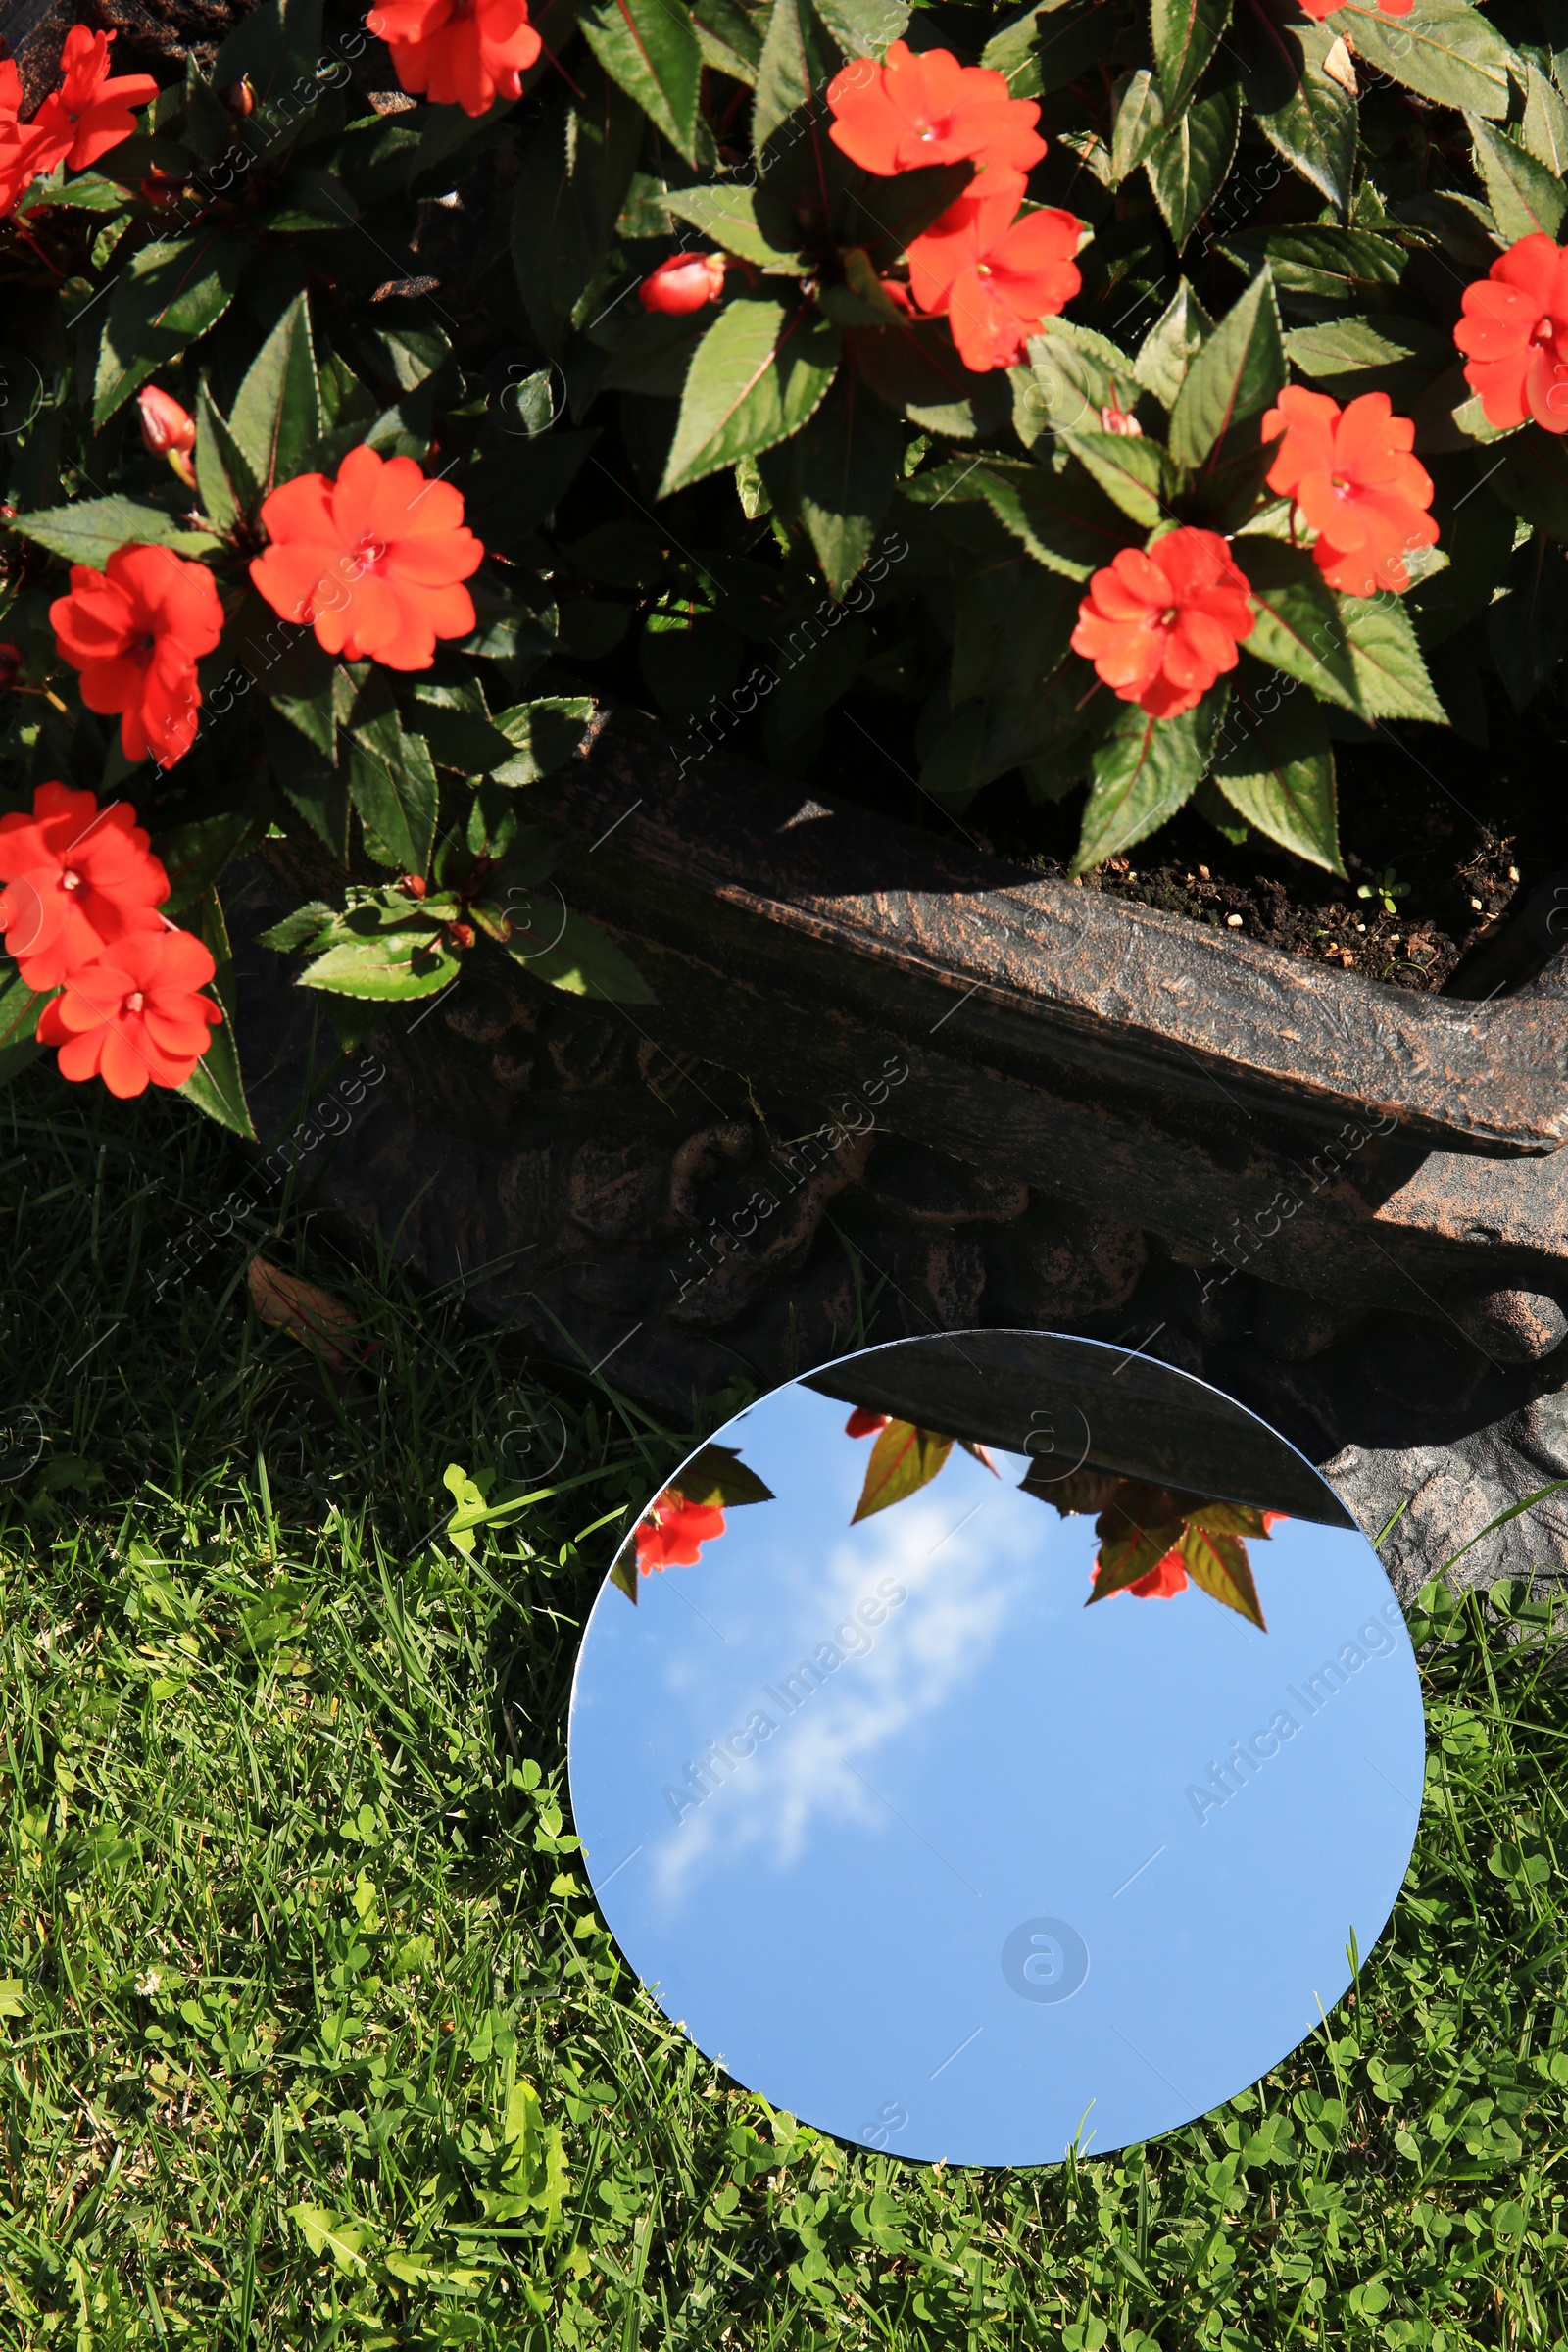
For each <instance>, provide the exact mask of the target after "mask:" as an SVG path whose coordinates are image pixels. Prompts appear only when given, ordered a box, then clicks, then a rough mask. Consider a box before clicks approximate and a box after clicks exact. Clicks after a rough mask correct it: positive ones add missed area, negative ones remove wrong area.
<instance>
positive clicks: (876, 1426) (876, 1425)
mask: <svg viewBox="0 0 1568 2352" xmlns="http://www.w3.org/2000/svg"><path fill="white" fill-rule="evenodd" d="M887 1425H888V1415H887V1414H886V1413H873V1412H872V1411H871V1409H870V1407H869V1405H864V1404H858V1405H857V1406H856V1408H855V1410H854V1412H853V1413H852V1414H851V1415H850V1417H849V1419H848V1420H847V1421H846V1422H845V1424H844V1435H845V1436H846V1437H847V1438H874V1437H876V1436H878V1435H879V1434H880V1433H881V1431H883V1430H884V1429H886V1427H887Z"/></svg>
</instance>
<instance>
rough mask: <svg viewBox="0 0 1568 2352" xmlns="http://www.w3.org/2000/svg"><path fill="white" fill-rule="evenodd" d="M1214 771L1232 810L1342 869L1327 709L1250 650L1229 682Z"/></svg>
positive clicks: (1318, 861)
mask: <svg viewBox="0 0 1568 2352" xmlns="http://www.w3.org/2000/svg"><path fill="white" fill-rule="evenodd" d="M1293 683H1294V681H1293ZM1213 773H1214V780H1215V782H1216V783H1217V784H1218V786H1219V788H1220V790H1221V792H1222V793H1223V794H1224V795H1225V798H1226V799H1227V801H1229V803H1230V804H1231V807H1232V808H1233V809H1237V810H1239V811H1240V813H1241V814H1242V815H1243V816H1245V817H1246V819H1247V821H1248V823H1249V824H1250V825H1255V826H1256V828H1257V830H1258V832H1259V833H1264V834H1266V835H1267V836H1268V838H1269V840H1270V841H1277V842H1278V843H1279V844H1280V847H1281V848H1282V849H1286V850H1291V851H1294V852H1295V854H1296V856H1297V857H1298V858H1309V859H1310V861H1311V862H1312V864H1314V865H1321V866H1326V867H1327V869H1328V871H1329V872H1330V873H1331V874H1343V873H1344V871H1345V866H1344V864H1343V862H1342V860H1341V856H1340V835H1339V811H1338V804H1337V801H1336V797H1335V789H1334V752H1333V747H1332V745H1331V744H1330V742H1329V730H1328V722H1327V720H1326V719H1325V718H1324V715H1323V711H1322V708H1321V706H1320V705H1319V704H1318V703H1317V702H1315V701H1314V700H1313V698H1312V696H1311V695H1310V694H1307V693H1304V692H1303V691H1302V690H1301V689H1300V688H1299V687H1298V688H1297V690H1296V691H1295V692H1294V693H1288V692H1285V691H1283V690H1282V687H1281V682H1280V680H1279V679H1278V678H1277V677H1274V676H1271V674H1270V673H1269V671H1268V670H1266V669H1264V668H1262V667H1261V665H1260V664H1259V663H1258V662H1255V661H1253V660H1252V659H1251V657H1250V656H1249V655H1247V654H1244V655H1243V656H1242V659H1241V662H1239V664H1238V665H1237V670H1236V674H1235V676H1234V677H1233V678H1232V680H1231V699H1230V703H1229V705H1228V707H1227V709H1226V713H1225V723H1224V725H1223V726H1222V728H1221V729H1220V737H1219V753H1218V757H1217V759H1216V760H1215V762H1214V769H1213Z"/></svg>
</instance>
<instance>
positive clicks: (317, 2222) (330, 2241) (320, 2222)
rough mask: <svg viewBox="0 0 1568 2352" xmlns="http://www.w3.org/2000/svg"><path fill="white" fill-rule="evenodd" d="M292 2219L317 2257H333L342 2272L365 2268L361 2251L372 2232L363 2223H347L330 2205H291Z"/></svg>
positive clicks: (289, 2215) (289, 2213)
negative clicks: (327, 2255)
mask: <svg viewBox="0 0 1568 2352" xmlns="http://www.w3.org/2000/svg"><path fill="white" fill-rule="evenodd" d="M288 2218H289V2220H290V2221H291V2222H292V2223H293V2224H294V2225H295V2227H296V2228H297V2229H298V2230H299V2232H300V2235H301V2236H302V2237H303V2238H304V2240H305V2243H306V2245H307V2246H308V2247H309V2248H310V2250H311V2252H312V2253H313V2254H316V2255H322V2254H330V2255H331V2257H332V2260H333V2262H334V2263H335V2264H336V2266H337V2268H338V2269H339V2270H340V2271H363V2270H364V2269H365V2267H366V2262H365V2256H364V2254H363V2253H362V2252H361V2250H360V2249H361V2248H362V2246H364V2245H365V2244H366V2242H367V2240H368V2237H369V2234H370V2233H369V2231H368V2229H367V2228H366V2227H365V2224H364V2223H363V2222H355V2221H348V2220H345V2218H344V2217H343V2215H342V2214H340V2213H334V2212H333V2211H332V2210H331V2208H330V2207H329V2206H326V2205H291V2206H290V2207H289V2209H288Z"/></svg>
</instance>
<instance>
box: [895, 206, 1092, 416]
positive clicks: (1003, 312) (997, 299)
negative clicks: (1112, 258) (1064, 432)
mask: <svg viewBox="0 0 1568 2352" xmlns="http://www.w3.org/2000/svg"><path fill="white" fill-rule="evenodd" d="M976 188H981V189H983V191H984V192H983V193H976ZM976 188H970V189H968V190H966V191H965V193H964V194H963V195H962V196H960V197H959V198H958V200H957V202H956V204H951V205H949V207H948V209H947V211H946V212H945V213H944V214H942V216H941V218H940V219H939V220H937V221H933V222H932V224H931V226H930V227H929V228H928V229H927V230H926V231H925V233H924V235H923V236H918V237H916V238H915V239H914V242H913V243H912V244H911V245H910V247H909V290H910V292H911V293H912V294H913V296H914V299H915V301H916V302H917V303H918V304H919V306H920V308H921V310H922V311H927V312H939V311H946V313H947V316H948V323H949V325H950V326H951V327H952V329H953V339H954V341H955V343H956V345H957V347H958V356H959V358H960V359H961V360H962V361H963V363H964V365H965V367H968V368H975V369H976V370H977V371H983V370H984V369H986V368H1010V367H1011V366H1012V364H1013V362H1014V361H1015V360H1017V359H1019V358H1020V357H1021V356H1022V353H1023V347H1024V344H1025V343H1026V341H1027V340H1028V338H1029V336H1030V335H1032V334H1034V333H1036V332H1037V331H1038V330H1039V327H1040V324H1041V321H1042V320H1043V319H1054V318H1055V316H1056V315H1057V313H1058V312H1059V311H1061V310H1062V309H1063V308H1064V307H1065V305H1066V304H1067V303H1069V302H1070V301H1071V300H1072V298H1073V296H1074V295H1075V294H1076V293H1077V291H1078V288H1079V285H1080V284H1081V283H1082V280H1081V279H1080V277H1079V274H1078V270H1077V267H1076V265H1075V263H1074V261H1073V255H1074V254H1075V253H1076V252H1077V250H1078V239H1079V236H1080V234H1081V229H1082V224H1081V223H1080V222H1079V221H1076V220H1074V218H1073V216H1072V214H1071V213H1062V212H1057V211H1055V210H1054V208H1053V207H1051V206H1042V207H1041V208H1040V209H1039V210H1038V211H1036V212H1032V213H1025V214H1024V215H1023V216H1022V218H1021V219H1018V220H1014V218H1013V215H1014V214H1015V213H1016V212H1017V209H1018V198H1019V195H1020V194H1021V193H1022V182H1021V181H1020V180H1019V179H1018V178H1017V176H1016V174H1014V173H1010V172H988V173H986V175H985V178H984V180H983V181H981V182H977V183H976Z"/></svg>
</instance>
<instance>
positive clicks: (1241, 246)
mask: <svg viewBox="0 0 1568 2352" xmlns="http://www.w3.org/2000/svg"><path fill="white" fill-rule="evenodd" d="M1219 250H1220V252H1221V253H1223V254H1224V255H1225V256H1226V258H1227V259H1228V260H1230V261H1233V262H1234V263H1235V264H1236V266H1237V268H1238V269H1240V270H1256V269H1258V268H1259V267H1260V266H1261V265H1262V264H1263V263H1265V262H1266V263H1267V264H1268V265H1269V267H1270V269H1271V270H1272V272H1273V277H1274V283H1275V285H1276V287H1277V288H1278V289H1279V290H1280V292H1281V293H1285V294H1310V295H1313V296H1315V297H1316V298H1317V299H1318V300H1319V301H1322V302H1334V303H1341V304H1344V305H1345V306H1347V307H1348V308H1352V307H1361V306H1364V304H1365V303H1366V301H1367V298H1368V296H1369V295H1371V296H1373V297H1376V296H1377V295H1378V294H1380V293H1381V291H1382V289H1383V288H1384V287H1386V286H1397V285H1398V284H1399V283H1400V281H1401V279H1402V278H1403V276H1404V273H1405V271H1406V270H1407V269H1408V268H1409V264H1410V256H1409V253H1408V251H1407V250H1406V247H1405V245H1404V244H1403V243H1401V242H1400V240H1399V238H1398V237H1397V236H1382V235H1379V234H1378V232H1377V231H1376V230H1375V229H1370V228H1335V227H1333V226H1332V225H1330V226H1328V227H1323V228H1310V227H1309V228H1284V229H1266V230H1257V231H1248V232H1245V233H1244V234H1242V235H1240V236H1235V237H1222V238H1221V240H1220V244H1219Z"/></svg>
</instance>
